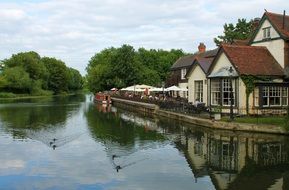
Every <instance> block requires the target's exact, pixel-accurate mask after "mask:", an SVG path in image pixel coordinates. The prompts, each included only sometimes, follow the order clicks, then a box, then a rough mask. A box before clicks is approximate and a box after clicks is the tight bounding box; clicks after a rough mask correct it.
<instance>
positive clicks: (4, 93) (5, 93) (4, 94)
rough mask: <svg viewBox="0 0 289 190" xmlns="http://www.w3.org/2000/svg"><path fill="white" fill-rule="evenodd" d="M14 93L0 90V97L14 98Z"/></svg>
mask: <svg viewBox="0 0 289 190" xmlns="http://www.w3.org/2000/svg"><path fill="white" fill-rule="evenodd" d="M15 97H16V95H15V94H13V93H11V92H0V98H15Z"/></svg>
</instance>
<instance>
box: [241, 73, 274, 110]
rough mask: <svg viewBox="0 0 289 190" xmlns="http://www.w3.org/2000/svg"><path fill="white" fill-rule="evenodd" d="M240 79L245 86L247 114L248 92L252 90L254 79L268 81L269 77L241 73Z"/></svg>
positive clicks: (247, 108)
mask: <svg viewBox="0 0 289 190" xmlns="http://www.w3.org/2000/svg"><path fill="white" fill-rule="evenodd" d="M241 79H242V81H243V82H244V84H245V86H246V112H247V114H248V113H249V97H250V94H251V93H252V92H253V91H254V88H255V82H256V81H270V78H268V77H262V76H252V75H242V76H241Z"/></svg>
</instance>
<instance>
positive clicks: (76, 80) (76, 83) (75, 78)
mask: <svg viewBox="0 0 289 190" xmlns="http://www.w3.org/2000/svg"><path fill="white" fill-rule="evenodd" d="M83 82H84V81H83V78H82V76H81V74H80V73H79V71H78V70H76V69H73V68H68V89H69V90H70V91H75V90H79V89H82V87H83Z"/></svg>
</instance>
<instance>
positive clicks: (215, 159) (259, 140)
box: [93, 110, 289, 190]
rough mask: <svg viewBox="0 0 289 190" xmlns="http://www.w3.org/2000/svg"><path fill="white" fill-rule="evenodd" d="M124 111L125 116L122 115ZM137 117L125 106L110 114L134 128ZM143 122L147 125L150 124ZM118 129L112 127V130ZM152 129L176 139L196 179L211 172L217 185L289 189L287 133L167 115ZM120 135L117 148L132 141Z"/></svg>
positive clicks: (133, 141)
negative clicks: (219, 126) (211, 125)
mask: <svg viewBox="0 0 289 190" xmlns="http://www.w3.org/2000/svg"><path fill="white" fill-rule="evenodd" d="M121 114H124V116H122V117H121ZM103 117H108V116H103ZM136 118H137V115H136V114H135V113H133V114H131V113H129V112H125V111H122V110H119V111H118V113H117V116H116V117H109V119H115V120H116V121H117V122H116V121H115V125H116V126H120V128H121V126H122V125H121V123H122V122H124V121H123V120H126V121H127V122H131V126H132V128H131V129H130V130H132V131H134V132H135V130H136V128H135V127H133V126H138V125H141V123H142V122H140V120H139V119H136ZM98 122H99V121H98ZM99 126H100V124H99ZM142 126H143V128H145V127H146V124H145V123H143V124H142ZM111 127H112V126H111ZM138 128H139V127H138ZM117 129H119V128H118V127H114V128H110V130H112V131H113V130H117ZM151 129H152V131H151V133H152V134H153V131H155V132H157V133H158V134H159V135H161V136H162V138H161V139H169V140H170V141H173V142H174V143H175V144H176V147H177V148H178V149H179V151H181V152H183V153H184V155H185V157H186V159H187V162H188V163H189V165H190V167H191V169H192V172H193V175H194V178H195V182H196V183H198V178H202V177H205V176H210V178H211V180H212V182H213V183H214V186H215V188H216V189H224V190H225V189H240V190H248V189H256V190H261V189H269V188H272V189H283V190H285V189H289V187H288V184H289V178H288V176H289V173H288V171H289V160H288V159H289V156H288V155H289V147H288V145H289V143H288V138H287V137H285V136H278V135H266V134H252V133H244V132H230V131H222V130H211V129H206V128H202V127H198V126H191V125H187V124H182V123H180V122H177V121H172V120H166V119H160V120H158V121H157V123H155V126H154V127H151ZM93 130H94V129H93ZM123 130H126V129H123ZM98 132H101V130H99V131H98ZM122 132H123V131H122ZM122 132H121V131H120V133H117V134H122ZM96 135H99V134H96ZM134 135H139V134H131V138H128V139H131V142H130V143H132V144H133V143H135V142H136V141H137V138H135V139H134V138H132V137H134ZM119 137H120V139H119V140H120V141H118V142H119V144H118V145H117V146H116V147H117V148H120V149H122V148H124V147H126V146H128V145H129V143H128V142H126V143H121V142H122V140H123V138H125V137H123V136H121V135H120V136H119ZM112 147H113V146H109V145H108V146H107V149H108V150H111V152H110V153H108V154H109V155H110V157H111V159H112V164H113V166H114V168H115V169H116V171H117V172H118V171H119V170H121V169H122V168H123V167H122V165H121V164H119V162H117V161H118V160H119V159H120V158H122V156H120V158H117V157H116V156H117V155H118V154H116V153H115V151H112V149H113V148H112ZM131 147H132V146H131ZM126 148H128V147H126ZM108 152H109V151H108ZM124 152H126V153H127V154H128V155H130V154H132V153H133V151H132V150H129V149H127V150H126V151H124ZM114 155H115V156H114ZM124 156H125V155H124ZM132 163H133V162H132ZM133 164H134V163H133ZM123 166H126V165H125V164H124V165H123ZM280 184H281V185H280Z"/></svg>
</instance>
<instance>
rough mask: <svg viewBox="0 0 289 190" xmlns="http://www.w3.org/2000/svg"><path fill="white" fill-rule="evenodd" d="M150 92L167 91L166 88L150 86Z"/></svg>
mask: <svg viewBox="0 0 289 190" xmlns="http://www.w3.org/2000/svg"><path fill="white" fill-rule="evenodd" d="M150 91H151V92H162V91H165V92H167V90H166V89H165V88H164V89H163V88H152V89H150Z"/></svg>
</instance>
